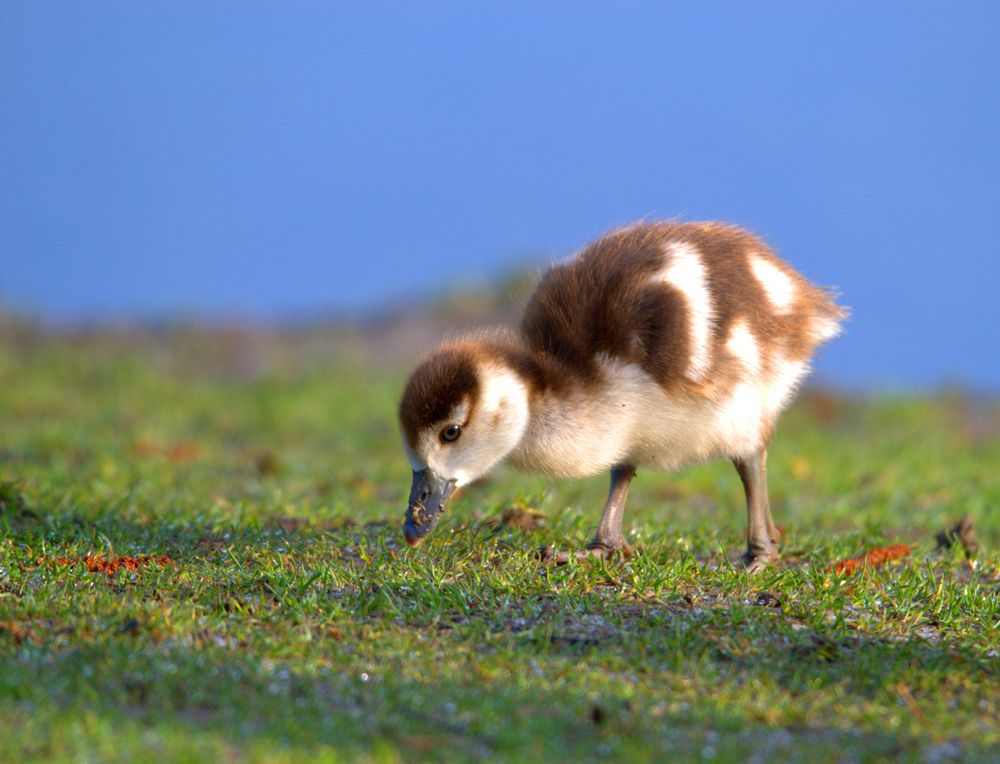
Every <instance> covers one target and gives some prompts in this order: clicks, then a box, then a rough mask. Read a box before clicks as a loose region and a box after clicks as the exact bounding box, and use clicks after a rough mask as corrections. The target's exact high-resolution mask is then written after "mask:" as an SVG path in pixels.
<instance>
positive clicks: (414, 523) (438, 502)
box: [403, 467, 455, 546]
mask: <svg viewBox="0 0 1000 764" xmlns="http://www.w3.org/2000/svg"><path fill="white" fill-rule="evenodd" d="M454 492H455V481H454V480H445V479H444V478H443V477H441V476H440V475H438V474H437V473H436V472H434V470H432V469H431V468H430V467H428V468H427V469H423V470H420V471H419V472H418V471H417V470H414V471H413V486H412V487H411V488H410V506H409V507H407V509H406V524H405V525H404V526H403V535H404V536H406V543H407V544H409V545H410V546H416V545H417V544H419V543H420V542H421V541H423V540H424V536H426V535H427V534H428V533H430V532H431V531H432V530H433V529H434V526H435V525H437V523H438V520H440V519H441V513H442V512H444V510H445V508H446V507H447V506H448V499H450V498H451V495H452V494H453V493H454Z"/></svg>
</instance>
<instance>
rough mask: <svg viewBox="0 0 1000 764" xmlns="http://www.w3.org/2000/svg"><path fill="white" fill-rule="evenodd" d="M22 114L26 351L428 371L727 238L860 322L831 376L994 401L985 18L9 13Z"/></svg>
mask: <svg viewBox="0 0 1000 764" xmlns="http://www.w3.org/2000/svg"><path fill="white" fill-rule="evenodd" d="M0 101H2V103H3V108H2V109H0V178H2V184H0V312H2V314H3V316H4V318H3V319H2V323H3V324H4V325H5V326H6V329H5V331H6V332H7V334H8V335H10V334H11V333H19V334H18V336H22V337H23V336H25V334H24V333H25V332H29V333H30V332H36V333H37V332H43V333H46V332H47V333H60V332H61V333H67V332H68V333H73V332H83V331H87V332H94V331H98V330H100V331H112V330H113V331H117V332H122V331H131V332H139V331H159V332H162V331H164V327H167V328H168V329H169V328H171V327H173V328H176V327H178V326H181V327H185V328H186V329H185V330H187V331H190V329H191V327H201V329H202V330H204V331H216V330H218V331H220V332H223V338H224V340H225V341H224V342H222V345H223V346H231V345H233V344H234V343H236V344H239V343H240V342H242V343H244V344H246V343H248V342H251V340H248V339H247V337H251V338H260V337H264V336H273V334H274V333H275V332H277V333H284V334H286V335H287V334H289V333H290V334H294V335H296V336H298V337H300V338H301V337H302V336H306V335H308V336H311V337H313V338H314V342H313V344H311V345H308V348H309V352H313V353H317V354H322V353H328V354H336V353H340V352H342V351H343V350H344V348H347V347H350V348H354V350H355V351H357V350H358V348H367V351H368V352H371V353H373V354H374V355H375V356H384V357H393V358H396V357H398V358H401V359H403V360H405V359H407V358H409V357H410V356H412V355H413V354H414V353H416V352H418V351H419V350H421V349H423V348H424V347H426V346H428V345H429V344H431V343H433V342H434V341H435V340H436V339H437V338H438V336H440V334H441V333H443V332H445V331H448V330H450V329H454V328H457V327H461V326H464V325H467V324H472V323H479V322H481V321H487V322H493V321H496V320H513V319H514V318H515V317H516V314H517V300H518V299H519V298H520V297H522V296H523V294H524V293H525V291H526V290H527V289H528V288H530V282H531V279H532V278H533V277H534V275H536V274H537V272H538V271H539V269H540V268H542V267H544V265H545V264H546V263H547V262H549V261H551V260H553V259H557V258H561V257H563V256H565V255H566V254H568V253H570V252H572V251H573V250H574V249H576V248H579V247H580V246H582V245H584V244H586V243H587V242H588V241H590V240H591V239H593V238H594V237H596V236H598V235H599V234H601V233H602V232H604V231H606V230H608V229H610V228H612V227H614V226H617V225H619V224H622V223H625V222H628V221H631V220H635V219H637V218H647V219H654V218H668V217H680V218H683V219H688V220H697V219H720V220H726V221H731V222H734V223H738V224H740V225H743V226H746V227H747V228H749V229H751V230H753V231H754V232H756V233H758V234H760V235H761V236H763V237H764V238H765V239H767V240H768V241H769V242H770V243H771V244H772V245H773V246H774V247H775V248H776V249H777V250H778V251H779V253H780V254H782V255H783V256H784V257H786V258H787V259H788V260H790V261H791V262H792V263H793V264H794V265H796V266H797V267H798V268H799V269H800V270H802V271H803V272H804V273H805V274H806V275H808V276H809V277H810V278H812V279H813V280H815V281H817V282H818V283H820V284H823V285H828V286H834V287H837V288H838V289H839V290H840V292H841V293H842V302H843V303H844V304H846V305H849V306H850V307H851V308H852V311H853V318H852V320H851V322H850V324H849V326H848V328H847V332H846V334H845V335H844V336H843V337H841V338H839V339H838V340H836V341H835V342H834V343H833V344H832V345H830V346H829V347H828V348H826V349H825V350H824V351H823V353H822V354H821V356H820V358H819V361H818V363H817V373H818V379H819V380H820V381H821V382H822V383H824V384H829V385H833V386H839V387H841V388H843V389H862V390H866V389H875V388H877V389H907V390H928V389H930V390H933V389H939V388H941V387H944V386H961V387H963V388H966V389H971V390H976V391H996V390H998V389H1000V361H998V360H997V349H998V346H1000V342H998V340H1000V328H998V327H1000V300H998V298H997V291H998V286H1000V283H998V282H1000V278H998V277H1000V251H998V249H1000V244H998V240H1000V237H998V235H997V231H998V227H997V222H998V214H1000V140H998V136H1000V5H997V4H996V3H993V2H963V3H933V2H928V3H912V2H899V3H894V2H881V3H877V4H872V3H867V2H838V3H833V4H819V3H801V4H788V3H771V2H754V3H737V2H699V3H653V2H647V3H643V2H623V3H615V4H607V3H588V2H573V3H558V2H548V3H515V2H503V3H488V2H477V3H457V2H456V3H424V2H420V3H413V2H399V3H393V2H386V3H370V2H363V3H349V2H338V3H328V4H320V3H295V4H288V3H247V2H239V3H224V2H215V3H211V4H204V3H183V2H170V3H159V2H143V3H126V2H107V3H101V4H92V3H66V2H61V3H49V2H30V3H29V2H6V3H3V4H2V5H0ZM109 327H110V328H109ZM317 327H321V328H322V332H321V333H320V335H316V334H315V332H317V331H319V330H318V329H317ZM15 329H16V332H15ZM226 332H228V334H225V333H226ZM311 333H312V334H311ZM227 337H228V339H226V338H227ZM234 338H235V339H234ZM251 344H252V343H251ZM352 352H353V351H352ZM241 362H243V361H241Z"/></svg>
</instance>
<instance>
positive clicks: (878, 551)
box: [830, 544, 911, 574]
mask: <svg viewBox="0 0 1000 764" xmlns="http://www.w3.org/2000/svg"><path fill="white" fill-rule="evenodd" d="M910 549H911V547H910V546H908V545H907V544H890V545H889V546H877V547H874V548H872V549H869V550H868V551H867V552H865V553H864V554H859V555H857V556H856V557H849V558H847V559H846V560H841V561H840V562H836V563H834V564H833V565H831V566H830V568H831V570H833V571H834V572H835V573H840V574H847V573H854V572H855V571H858V570H861V569H862V568H874V567H875V566H876V565H883V564H885V563H887V562H889V561H890V560H898V559H900V558H902V557H909V556H910Z"/></svg>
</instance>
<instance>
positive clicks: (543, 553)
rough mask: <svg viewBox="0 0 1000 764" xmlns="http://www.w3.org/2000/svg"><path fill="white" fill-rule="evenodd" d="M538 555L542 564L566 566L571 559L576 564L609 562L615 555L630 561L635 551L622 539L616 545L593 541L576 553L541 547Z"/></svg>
mask: <svg viewBox="0 0 1000 764" xmlns="http://www.w3.org/2000/svg"><path fill="white" fill-rule="evenodd" d="M538 554H539V556H540V557H541V559H542V561H543V562H548V563H555V564H556V565H566V564H567V563H569V561H570V560H571V559H576V561H577V562H586V561H589V560H610V559H612V558H613V557H615V556H617V555H621V556H622V558H623V559H626V560H631V559H632V558H633V557H635V549H634V548H633V547H632V545H631V544H630V543H628V542H627V541H625V539H622V540H621V542H619V543H618V544H605V543H602V542H600V541H594V542H591V543H590V544H588V545H587V548H586V549H580V550H578V551H576V552H560V551H557V550H556V548H555V547H552V546H543V547H542V548H540V549H539V550H538Z"/></svg>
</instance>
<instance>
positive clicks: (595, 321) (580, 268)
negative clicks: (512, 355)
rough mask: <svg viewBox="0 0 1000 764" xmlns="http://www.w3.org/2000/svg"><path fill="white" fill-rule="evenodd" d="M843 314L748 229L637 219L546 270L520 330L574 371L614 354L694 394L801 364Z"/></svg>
mask: <svg viewBox="0 0 1000 764" xmlns="http://www.w3.org/2000/svg"><path fill="white" fill-rule="evenodd" d="M843 316H844V311H843V310H842V309H841V308H840V307H838V306H837V305H836V304H835V303H834V301H833V299H832V297H831V295H830V294H829V293H828V292H827V291H825V290H823V289H820V288H818V287H816V286H814V285H812V284H811V283H809V282H808V281H807V280H806V279H805V278H804V277H802V276H801V275H800V274H799V273H797V272H796V271H795V270H794V269H792V268H791V267H790V266H789V265H787V264H786V263H784V262H783V261H781V260H780V259H779V258H778V257H777V256H776V255H774V253H773V252H772V251H771V250H770V249H769V248H768V247H767V245H765V244H764V243H763V242H762V241H761V240H760V239H758V238H757V237H755V236H753V235H752V234H749V233H747V232H746V231H743V230H741V229H738V228H734V227H730V226H725V225H721V224H717V223H655V224H644V223H640V224H636V225H632V226H628V227H626V228H622V229H619V230H616V231H614V232H612V233H610V234H608V235H607V236H605V237H603V238H601V239H599V240H598V241H596V242H594V243H593V244H591V245H590V246H588V247H587V248H586V249H584V250H583V251H582V252H581V253H579V254H578V255H577V256H575V257H574V258H572V259H571V260H569V261H568V262H565V263H563V264H559V265H556V266H554V267H553V268H552V269H551V270H549V271H548V272H547V273H546V274H545V275H544V276H543V278H542V279H541V281H540V283H539V284H538V287H537V288H536V289H535V292H534V294H533V295H532V297H531V299H530V300H529V303H528V306H527V308H526V310H525V314H524V318H523V320H522V323H521V334H522V337H523V340H524V342H525V343H526V344H527V345H528V347H530V348H531V349H532V350H534V351H536V352H539V353H541V354H543V355H544V356H546V357H548V358H551V359H553V360H556V361H559V362H561V363H563V364H565V365H566V366H567V367H569V368H571V369H573V370H574V372H575V373H576V374H578V375H581V376H583V377H594V376H597V375H599V374H600V373H601V367H602V363H604V362H605V361H607V360H608V359H614V360H618V361H622V362H625V363H628V364H634V365H637V366H639V367H641V368H642V369H643V370H644V371H645V372H646V373H647V374H649V375H650V376H651V377H652V378H653V379H655V380H656V381H657V382H658V383H659V384H660V385H661V386H662V387H664V388H665V389H667V390H671V391H676V392H679V393H683V392H687V393H692V394H696V393H698V392H701V393H708V392H710V391H713V390H716V391H719V392H722V391H724V390H725V389H728V388H730V387H732V385H734V384H737V383H738V382H740V381H743V380H748V379H759V380H761V382H762V383H763V381H764V380H766V379H767V378H768V377H771V376H773V375H775V374H780V372H781V369H782V367H783V365H787V364H795V365H796V366H797V367H801V368H803V369H804V368H805V366H806V364H807V362H808V359H809V358H810V357H811V355H812V354H813V352H814V350H815V349H816V347H817V346H818V345H819V344H821V343H822V342H823V341H824V340H826V339H829V338H830V337H832V336H834V335H835V334H836V333H837V331H838V322H839V320H840V319H841V318H843Z"/></svg>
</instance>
